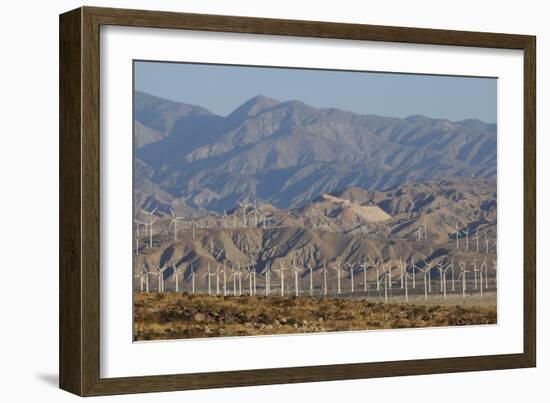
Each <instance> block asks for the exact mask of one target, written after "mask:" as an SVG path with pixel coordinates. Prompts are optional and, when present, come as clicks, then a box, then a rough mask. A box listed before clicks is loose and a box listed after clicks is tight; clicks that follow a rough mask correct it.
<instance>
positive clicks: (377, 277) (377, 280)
mask: <svg viewBox="0 0 550 403" xmlns="http://www.w3.org/2000/svg"><path fill="white" fill-rule="evenodd" d="M381 261H382V258H381V257H379V258H378V259H377V260H376V262H375V263H374V265H375V267H376V291H380V267H379V266H380V262H381ZM383 264H384V263H383V262H382V265H383Z"/></svg>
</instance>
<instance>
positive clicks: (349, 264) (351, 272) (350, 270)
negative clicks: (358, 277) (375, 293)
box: [346, 263, 355, 294]
mask: <svg viewBox="0 0 550 403" xmlns="http://www.w3.org/2000/svg"><path fill="white" fill-rule="evenodd" d="M346 266H348V270H349V275H350V281H351V293H352V294H353V293H354V291H355V290H354V281H353V268H354V267H355V265H354V264H353V263H346Z"/></svg>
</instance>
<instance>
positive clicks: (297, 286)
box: [292, 260, 304, 296]
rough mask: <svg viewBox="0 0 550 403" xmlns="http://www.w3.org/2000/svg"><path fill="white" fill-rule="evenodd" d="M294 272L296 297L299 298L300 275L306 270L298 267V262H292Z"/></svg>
mask: <svg viewBox="0 0 550 403" xmlns="http://www.w3.org/2000/svg"><path fill="white" fill-rule="evenodd" d="M292 271H293V272H294V295H296V296H298V295H299V294H300V286H299V284H298V275H299V274H300V273H301V272H302V271H304V270H303V269H300V268H299V267H298V266H296V262H295V261H294V260H292Z"/></svg>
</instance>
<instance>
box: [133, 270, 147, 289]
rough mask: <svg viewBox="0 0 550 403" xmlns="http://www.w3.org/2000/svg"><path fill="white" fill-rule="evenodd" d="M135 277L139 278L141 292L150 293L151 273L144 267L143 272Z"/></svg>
mask: <svg viewBox="0 0 550 403" xmlns="http://www.w3.org/2000/svg"><path fill="white" fill-rule="evenodd" d="M134 277H135V278H139V282H140V290H141V292H143V291H144V290H145V292H149V271H148V270H147V267H145V265H142V267H141V272H140V273H139V274H136V275H135V276H134Z"/></svg>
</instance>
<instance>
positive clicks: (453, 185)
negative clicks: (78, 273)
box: [132, 92, 498, 341]
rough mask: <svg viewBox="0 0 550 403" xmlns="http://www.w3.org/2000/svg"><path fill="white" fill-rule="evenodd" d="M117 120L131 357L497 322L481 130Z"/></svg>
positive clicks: (325, 122) (408, 123)
mask: <svg viewBox="0 0 550 403" xmlns="http://www.w3.org/2000/svg"><path fill="white" fill-rule="evenodd" d="M134 108H135V111H134V112H135V113H134V114H135V121H134V142H135V152H134V188H133V193H134V195H133V227H132V228H133V229H132V255H133V269H132V270H133V273H132V275H133V277H132V278H133V280H132V281H133V291H134V313H133V315H134V322H133V323H134V339H135V340H136V341H143V340H165V339H178V338H203V337H230V336H247V335H270V334H288V333H290V334H291V333H310V332H331V331H356V330H364V331H368V330H374V329H393V328H426V327H434V326H466V325H491V324H496V323H497V294H498V281H497V277H498V270H497V184H496V125H494V124H488V123H484V122H482V121H479V120H475V119H467V120H463V121H450V120H447V119H433V118H429V117H426V116H418V115H414V116H409V117H407V118H402V119H401V118H388V117H381V116H374V115H360V114H356V113H351V112H346V111H341V110H338V109H335V108H324V109H323V108H315V107H313V106H311V105H307V104H305V103H303V102H301V101H283V102H281V101H278V100H275V99H271V98H267V97H264V96H257V97H254V98H252V99H250V100H248V101H246V102H245V103H244V104H242V105H240V106H239V107H237V108H236V109H235V110H234V111H233V112H232V113H230V114H229V115H227V116H219V115H216V114H214V113H212V112H210V111H209V110H208V109H206V108H203V107H200V106H196V105H191V104H184V103H180V102H175V101H170V100H166V99H162V98H158V97H155V96H152V95H149V94H146V93H141V92H136V93H135V106H134Z"/></svg>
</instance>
